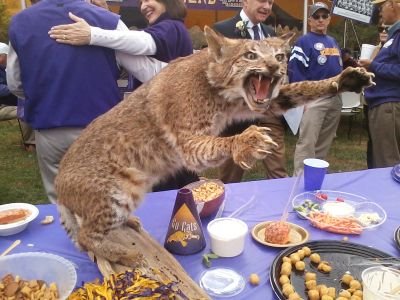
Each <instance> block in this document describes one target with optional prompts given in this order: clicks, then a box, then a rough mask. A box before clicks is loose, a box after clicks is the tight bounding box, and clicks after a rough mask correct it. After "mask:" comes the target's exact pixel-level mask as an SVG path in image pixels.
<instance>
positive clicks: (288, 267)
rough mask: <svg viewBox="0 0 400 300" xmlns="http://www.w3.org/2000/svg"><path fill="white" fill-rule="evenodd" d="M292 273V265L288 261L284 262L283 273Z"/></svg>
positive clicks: (288, 274)
mask: <svg viewBox="0 0 400 300" xmlns="http://www.w3.org/2000/svg"><path fill="white" fill-rule="evenodd" d="M291 273H292V265H291V264H290V263H288V262H284V263H283V264H282V266H281V275H287V276H290V274H291Z"/></svg>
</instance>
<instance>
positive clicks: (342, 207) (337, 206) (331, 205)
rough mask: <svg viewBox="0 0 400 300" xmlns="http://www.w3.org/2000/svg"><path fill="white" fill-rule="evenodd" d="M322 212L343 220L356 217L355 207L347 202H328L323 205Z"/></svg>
mask: <svg viewBox="0 0 400 300" xmlns="http://www.w3.org/2000/svg"><path fill="white" fill-rule="evenodd" d="M322 210H323V211H324V212H326V213H328V214H330V215H331V216H333V217H338V218H343V217H351V216H353V215H354V212H355V211H356V209H355V208H354V205H352V204H350V203H347V202H338V201H326V202H325V203H323V204H322Z"/></svg>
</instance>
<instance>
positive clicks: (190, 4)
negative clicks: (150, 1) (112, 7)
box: [107, 0, 242, 10]
mask: <svg viewBox="0 0 400 300" xmlns="http://www.w3.org/2000/svg"><path fill="white" fill-rule="evenodd" d="M138 2H139V1H138V0H107V3H108V4H117V5H120V6H138ZM184 2H185V4H186V7H187V8H189V9H205V10H235V9H240V8H241V7H242V0H184Z"/></svg>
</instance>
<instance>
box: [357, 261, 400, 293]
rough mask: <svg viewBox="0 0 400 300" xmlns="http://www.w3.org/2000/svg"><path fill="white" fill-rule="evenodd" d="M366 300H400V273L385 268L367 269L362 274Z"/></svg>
mask: <svg viewBox="0 0 400 300" xmlns="http://www.w3.org/2000/svg"><path fill="white" fill-rule="evenodd" d="M361 278H362V282H363V299H364V300H377V299H379V300H399V299H400V271H399V270H397V269H394V268H388V267H384V266H374V267H370V268H368V269H365V270H364V271H363V272H362V274H361Z"/></svg>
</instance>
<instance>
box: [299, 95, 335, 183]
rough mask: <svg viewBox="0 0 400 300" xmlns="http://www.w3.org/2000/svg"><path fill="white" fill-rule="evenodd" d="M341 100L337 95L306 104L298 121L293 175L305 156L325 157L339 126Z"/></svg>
mask: <svg viewBox="0 0 400 300" xmlns="http://www.w3.org/2000/svg"><path fill="white" fill-rule="evenodd" d="M341 109H342V100H341V99H340V97H339V96H334V97H332V98H328V99H322V100H317V101H315V102H313V103H312V104H310V105H307V107H306V109H305V111H304V114H303V118H302V119H301V123H300V134H299V139H298V140H297V144H296V150H295V152H294V173H293V174H294V175H295V176H296V175H298V174H299V172H300V171H301V170H303V160H304V159H306V158H319V159H325V158H326V156H327V155H328V152H329V149H330V147H331V145H332V141H333V139H334V137H335V136H336V130H337V128H338V126H339V121H340V112H341Z"/></svg>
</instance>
